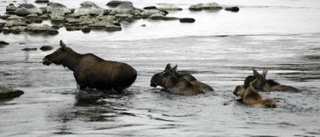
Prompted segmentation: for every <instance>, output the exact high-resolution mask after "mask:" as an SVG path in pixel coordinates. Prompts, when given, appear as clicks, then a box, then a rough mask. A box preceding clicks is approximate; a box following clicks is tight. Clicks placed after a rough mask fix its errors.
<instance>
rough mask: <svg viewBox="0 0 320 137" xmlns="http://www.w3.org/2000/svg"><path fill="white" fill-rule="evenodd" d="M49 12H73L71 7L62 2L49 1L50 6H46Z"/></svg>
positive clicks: (63, 13) (62, 13)
mask: <svg viewBox="0 0 320 137" xmlns="http://www.w3.org/2000/svg"><path fill="white" fill-rule="evenodd" d="M45 9H46V11H47V12H48V13H53V12H56V13H60V14H61V15H65V14H69V13H71V12H72V10H71V9H69V8H67V7H66V6H65V5H63V4H61V3H55V2H49V3H48V6H47V7H46V8H45Z"/></svg>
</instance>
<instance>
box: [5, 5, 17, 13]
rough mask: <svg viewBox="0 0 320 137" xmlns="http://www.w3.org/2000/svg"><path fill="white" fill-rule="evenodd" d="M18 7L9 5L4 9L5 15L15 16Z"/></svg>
mask: <svg viewBox="0 0 320 137" xmlns="http://www.w3.org/2000/svg"><path fill="white" fill-rule="evenodd" d="M17 8H18V7H16V6H14V4H12V3H10V4H9V5H8V6H7V7H6V13H7V14H15V11H16V10H17Z"/></svg>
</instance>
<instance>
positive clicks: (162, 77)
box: [150, 64, 214, 96]
mask: <svg viewBox="0 0 320 137" xmlns="http://www.w3.org/2000/svg"><path fill="white" fill-rule="evenodd" d="M150 82H151V83H150V86H151V87H157V86H161V87H162V88H163V89H164V90H165V91H167V92H170V93H174V94H181V95H188V96H191V95H198V94H202V93H206V92H211V91H214V90H213V88H212V87H211V86H209V85H207V84H205V83H202V82H200V81H198V80H197V79H196V78H195V77H193V76H192V75H191V74H180V73H178V72H177V66H175V67H173V68H171V66H170V64H167V66H166V68H165V70H164V71H162V72H160V73H157V74H154V75H153V76H152V78H151V81H150Z"/></svg>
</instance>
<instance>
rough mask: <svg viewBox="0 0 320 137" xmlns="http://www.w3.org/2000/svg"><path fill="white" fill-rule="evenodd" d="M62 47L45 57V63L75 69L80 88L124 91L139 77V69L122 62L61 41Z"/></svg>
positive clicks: (74, 73)
mask: <svg viewBox="0 0 320 137" xmlns="http://www.w3.org/2000/svg"><path fill="white" fill-rule="evenodd" d="M60 46H61V47H60V48H59V49H58V50H56V51H55V52H54V53H52V54H50V55H47V56H45V57H44V59H43V64H45V65H50V64H51V63H54V64H57V65H63V66H65V67H67V68H68V69H70V70H72V71H73V75H74V77H75V79H76V82H77V84H78V85H79V87H80V89H85V88H87V87H88V88H95V89H100V90H115V91H118V92H124V90H125V89H126V88H128V87H129V86H131V85H132V83H133V82H134V81H135V80H136V78H137V71H136V70H135V69H134V68H132V67H131V66H130V65H128V64H126V63H122V62H116V61H108V60H104V59H102V58H100V57H98V56H96V55H94V54H91V53H89V54H79V53H76V52H75V51H73V50H72V49H71V48H69V47H67V46H66V45H65V44H64V43H63V42H62V41H60Z"/></svg>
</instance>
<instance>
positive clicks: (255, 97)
mask: <svg viewBox="0 0 320 137" xmlns="http://www.w3.org/2000/svg"><path fill="white" fill-rule="evenodd" d="M256 82H257V80H254V81H252V82H250V83H249V85H247V86H246V85H239V86H237V87H236V88H235V89H234V91H233V94H234V95H236V96H239V97H240V102H242V103H244V104H247V105H259V106H262V107H266V108H275V107H277V105H276V103H275V102H274V101H273V100H272V99H263V98H262V97H261V96H260V94H259V93H258V92H257V90H256V89H255V88H254V87H253V83H256Z"/></svg>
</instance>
